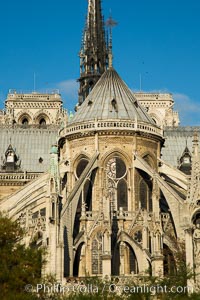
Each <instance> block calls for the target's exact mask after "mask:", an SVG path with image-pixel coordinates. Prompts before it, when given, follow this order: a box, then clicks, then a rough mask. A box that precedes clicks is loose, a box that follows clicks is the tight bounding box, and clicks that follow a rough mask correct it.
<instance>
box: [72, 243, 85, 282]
mask: <svg viewBox="0 0 200 300" xmlns="http://www.w3.org/2000/svg"><path fill="white" fill-rule="evenodd" d="M84 246H85V243H84V242H82V243H80V244H79V246H78V248H77V250H76V253H75V257H74V265H73V276H76V277H78V276H79V272H80V263H81V253H82V250H83V247H84Z"/></svg>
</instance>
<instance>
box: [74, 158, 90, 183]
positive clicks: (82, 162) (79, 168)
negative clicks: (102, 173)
mask: <svg viewBox="0 0 200 300" xmlns="http://www.w3.org/2000/svg"><path fill="white" fill-rule="evenodd" d="M87 164H88V160H87V159H86V158H82V159H81V160H80V161H79V163H78V165H77V167H76V176H77V177H78V178H79V177H80V176H81V174H82V173H83V171H84V169H85V168H86V166H87Z"/></svg>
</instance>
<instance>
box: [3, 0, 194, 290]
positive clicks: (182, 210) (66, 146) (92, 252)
mask: <svg viewBox="0 0 200 300" xmlns="http://www.w3.org/2000/svg"><path fill="white" fill-rule="evenodd" d="M88 2H89V12H90V14H91V10H92V9H95V8H96V9H97V8H98V9H99V10H100V8H101V1H97V0H96V1H94V0H89V1H88ZM99 15H100V16H101V12H100V11H99ZM88 24H91V19H90V22H89V23H88ZM101 25H102V24H101ZM95 28H96V29H95V30H97V28H101V29H102V26H100V27H98V26H95ZM88 30H89V28H88ZM98 30H99V29H98ZM85 36H87V34H86V35H85ZM103 36H104V35H103V34H101V37H103ZM104 46H105V45H104V43H103V47H104ZM95 49H96V48H95ZM98 50H100V49H98ZM104 50H105V49H103V51H104ZM110 54H111V53H110ZM95 55H98V53H95ZM104 55H105V52H103V57H104V58H105V56H104ZM106 58H107V57H106ZM96 60H98V57H96V56H95V61H96ZM82 63H83V62H82ZM88 63H89V62H88ZM91 63H92V61H91ZM85 67H86V66H85ZM91 67H92V66H91ZM103 67H105V66H103ZM107 67H108V66H107ZM107 67H106V69H107V70H106V72H105V73H104V74H103V75H102V74H100V73H98V76H99V77H100V75H102V76H101V78H100V79H99V80H98V81H97V83H96V84H95V86H94V87H93V89H92V91H90V93H89V95H88V96H87V97H85V96H84V101H83V98H81V101H79V104H81V105H79V107H78V109H77V112H76V113H75V115H74V117H73V118H70V119H67V115H66V114H65V113H64V111H63V109H62V106H61V98H60V96H59V95H58V94H55V95H42V94H40V95H36V94H26V95H22V94H15V93H14V94H9V96H8V99H7V102H6V112H5V113H2V114H1V115H0V120H1V125H0V132H1V134H2V145H3V146H2V148H0V149H1V156H2V158H1V170H0V187H1V192H0V200H1V201H0V210H2V211H7V213H8V214H9V216H10V217H12V218H13V219H17V220H19V222H20V224H21V226H23V227H24V228H26V230H27V233H28V234H27V235H26V237H25V243H26V244H27V245H29V244H30V245H33V246H37V247H46V249H47V255H46V261H47V263H46V264H45V267H44V270H43V273H44V274H53V275H56V277H57V279H58V280H59V281H63V280H64V278H65V277H69V276H77V277H84V276H88V275H89V276H99V277H101V278H104V277H108V278H109V277H111V276H132V277H133V275H135V276H137V275H145V274H147V273H146V271H147V270H148V271H149V273H150V274H152V275H154V276H161V277H162V276H165V275H168V274H171V273H173V272H174V271H175V269H176V254H177V253H178V251H179V246H180V245H182V244H183V243H185V249H186V262H187V264H188V265H189V266H190V267H191V268H193V270H194V271H195V274H196V277H195V279H194V280H191V281H190V285H194V286H195V287H196V288H199V287H200V277H199V270H200V265H199V252H200V242H199V241H200V228H199V227H200V208H199V205H200V200H199V199H200V184H199V182H200V180H199V179H200V155H199V145H198V134H197V132H196V133H193V130H192V129H191V128H190V131H188V132H189V134H188V133H187V130H186V129H183V128H182V129H176V130H175V131H173V130H174V127H176V126H177V125H178V122H179V121H178V115H177V114H175V113H173V110H172V107H173V99H172V97H171V96H169V95H167V94H166V95H160V96H159V95H151V94H148V95H147V94H146V96H145V94H133V93H132V92H131V90H130V89H129V88H128V87H127V85H126V84H125V83H124V82H123V80H122V79H121V78H120V76H119V75H118V74H117V72H116V71H115V70H114V69H113V67H112V62H111V61H110V63H109V68H107ZM95 68H96V67H95ZM87 70H89V66H88V65H87ZM91 70H92V69H90V71H91ZM98 71H99V70H98ZM89 75H90V76H92V75H93V74H88V76H89ZM84 80H85V77H84V76H82V79H81V80H80V85H81V88H82V87H83V86H82V85H84ZM85 83H86V84H87V83H88V81H87V80H86V82H85ZM85 91H86V89H85V90H84V91H82V92H84V93H85ZM84 95H85V94H84ZM79 96H83V94H82V95H80V94H79ZM157 96H158V98H159V99H154V98H155V97H157ZM148 97H149V98H148ZM163 98H166V99H165V100H166V102H165V100H164V99H163ZM144 99H145V100H144ZM79 100H80V99H79ZM142 101H143V103H142ZM145 101H146V102H145ZM159 101H163V104H161V103H160V102H159ZM152 103H153V104H152ZM141 104H143V105H144V106H145V107H148V108H149V110H148V113H150V112H151V109H152V113H153V112H154V113H155V115H152V114H151V113H150V115H149V114H148V113H147V111H146V110H145V109H144V107H142V105H141ZM156 107H157V108H158V109H157V110H156ZM159 107H160V108H159ZM158 116H159V117H160V119H159V118H157V117H158ZM151 117H153V118H154V120H153V119H152V118H151ZM165 125H170V126H171V127H170V128H164V127H165ZM163 128H164V129H165V131H163ZM175 132H176V134H175ZM191 134H192V135H193V142H192V138H191ZM188 135H190V140H189V146H188V147H189V148H190V149H189V148H188V147H187V144H186V143H185V140H184V139H185V137H186V138H187V136H188ZM167 137H168V139H167ZM165 138H166V140H165ZM178 138H180V139H178ZM171 139H172V140H173V141H174V143H175V142H176V143H177V141H179V140H181V142H184V143H183V144H182V147H181V148H180V149H178V150H177V148H178V147H175V146H177V145H176V144H173V145H175V146H174V148H173V147H172V148H173V149H171V148H170V145H171V144H172V143H171V144H170V143H169V141H171ZM50 145H53V146H52V147H50ZM192 145H193V146H192ZM0 146H1V145H0ZM163 146H166V147H165V148H164V150H163ZM191 147H193V149H191ZM169 150H170V151H169ZM175 150H176V151H175ZM167 151H168V152H172V153H168V152H167ZM161 152H163V154H164V155H163V156H164V157H167V154H168V160H167V161H165V160H164V159H163V157H162V156H161V154H162V153H161ZM170 155H171V156H175V160H173V163H172V164H170V161H172V159H171V156H170ZM173 158H174V157H173ZM177 159H178V160H177ZM176 160H177V164H176ZM186 169H187V172H185V170H186ZM184 172H185V173H184Z"/></svg>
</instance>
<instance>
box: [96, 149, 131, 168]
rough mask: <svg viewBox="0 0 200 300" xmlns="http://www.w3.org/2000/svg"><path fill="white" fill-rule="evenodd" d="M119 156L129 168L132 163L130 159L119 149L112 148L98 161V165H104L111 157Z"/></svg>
mask: <svg viewBox="0 0 200 300" xmlns="http://www.w3.org/2000/svg"><path fill="white" fill-rule="evenodd" d="M114 155H116V156H119V157H120V158H121V159H122V160H124V162H125V164H126V165H127V166H130V165H131V163H132V159H131V158H130V156H129V155H128V154H127V153H126V152H125V151H123V150H121V149H119V148H117V147H116V148H113V149H112V150H110V151H108V152H106V153H105V154H104V155H103V156H102V157H101V159H100V165H102V166H103V165H106V163H107V161H108V160H109V159H110V158H111V157H112V156H114Z"/></svg>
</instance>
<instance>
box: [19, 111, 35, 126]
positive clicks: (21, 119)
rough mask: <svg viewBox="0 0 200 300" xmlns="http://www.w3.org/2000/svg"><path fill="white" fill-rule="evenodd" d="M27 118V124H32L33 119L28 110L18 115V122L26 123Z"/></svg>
mask: <svg viewBox="0 0 200 300" xmlns="http://www.w3.org/2000/svg"><path fill="white" fill-rule="evenodd" d="M25 120H27V125H28V124H30V123H31V121H32V119H31V116H30V115H29V114H28V113H27V112H24V113H22V114H20V116H19V117H18V120H17V123H20V124H22V125H25V123H24V121H25Z"/></svg>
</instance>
